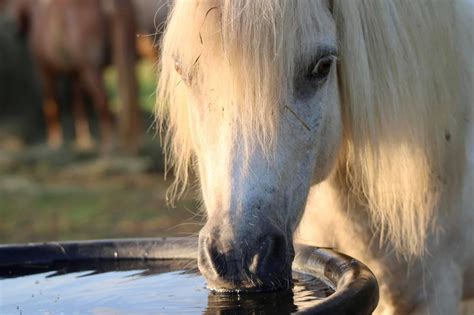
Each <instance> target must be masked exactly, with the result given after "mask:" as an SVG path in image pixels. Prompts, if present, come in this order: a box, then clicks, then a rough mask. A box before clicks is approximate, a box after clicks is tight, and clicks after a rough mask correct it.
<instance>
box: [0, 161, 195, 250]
mask: <svg viewBox="0 0 474 315" xmlns="http://www.w3.org/2000/svg"><path fill="white" fill-rule="evenodd" d="M2 153H5V152H0V154H2ZM56 160H57V159H56ZM143 161H144V160H143V159H141V158H134V159H131V158H119V157H114V158H91V159H87V160H86V161H80V162H78V161H73V162H68V163H65V164H64V163H63V164H62V165H60V166H54V165H51V164H48V163H49V162H44V160H42V162H40V163H34V166H33V167H32V166H25V165H20V166H18V165H16V162H13V163H10V165H9V166H10V170H6V169H5V167H4V168H3V170H0V218H1V220H0V243H17V242H38V241H52V240H74V239H96V238H121V237H152V236H173V235H174V236H187V235H192V234H194V233H196V232H197V231H198V230H199V228H200V226H201V224H200V223H201V222H202V217H201V216H200V215H196V213H195V211H196V209H197V205H196V203H195V202H194V201H193V200H192V199H191V198H190V197H189V196H187V197H184V198H183V199H182V200H181V201H180V202H179V203H178V204H177V205H176V207H175V208H170V207H168V206H167V205H166V196H165V191H166V188H167V186H168V184H169V182H165V181H164V180H163V176H162V175H161V174H157V173H150V172H149V171H148V169H149V168H150V166H149V165H147V163H146V162H143ZM5 164H8V162H5V159H4V161H3V165H4V166H5ZM12 164H15V166H14V167H11V166H12ZM12 170H13V171H12Z"/></svg>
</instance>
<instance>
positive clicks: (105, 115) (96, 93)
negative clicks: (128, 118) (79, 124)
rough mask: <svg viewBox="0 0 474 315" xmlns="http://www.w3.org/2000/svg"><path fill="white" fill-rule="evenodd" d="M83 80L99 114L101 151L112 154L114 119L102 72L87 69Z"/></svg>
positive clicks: (83, 74)
mask: <svg viewBox="0 0 474 315" xmlns="http://www.w3.org/2000/svg"><path fill="white" fill-rule="evenodd" d="M82 79H83V82H84V86H85V88H86V90H87V91H88V92H89V94H90V96H91V97H92V101H93V103H94V106H95V108H96V111H97V114H98V118H99V124H100V131H101V139H102V145H101V151H103V152H110V151H111V150H112V149H113V148H114V128H113V117H112V113H111V112H110V110H109V107H108V102H107V93H106V92H105V86H104V82H103V81H102V77H101V72H100V70H99V69H92V68H87V69H86V70H84V71H83V73H82Z"/></svg>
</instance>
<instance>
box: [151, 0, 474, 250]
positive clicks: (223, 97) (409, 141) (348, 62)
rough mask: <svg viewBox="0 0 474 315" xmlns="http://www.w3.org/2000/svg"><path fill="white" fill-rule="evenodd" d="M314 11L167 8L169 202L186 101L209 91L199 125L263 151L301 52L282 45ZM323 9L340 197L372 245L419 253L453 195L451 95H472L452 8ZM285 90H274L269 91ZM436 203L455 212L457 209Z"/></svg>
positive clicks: (457, 118) (371, 4)
mask: <svg viewBox="0 0 474 315" xmlns="http://www.w3.org/2000/svg"><path fill="white" fill-rule="evenodd" d="M318 5H319V2H310V1H309V2H305V1H298V2H294V3H293V2H291V1H283V0H282V1H251V0H247V1H231V0H228V1H225V0H223V1H197V2H189V1H178V2H177V3H176V5H175V7H174V11H173V14H172V16H173V19H171V20H170V23H169V25H168V27H167V32H166V36H165V37H164V42H163V47H164V50H163V51H162V60H161V69H160V71H161V72H160V81H159V85H158V100H157V111H156V114H157V117H158V119H159V120H160V121H161V123H162V124H164V123H166V124H167V134H166V138H165V143H166V146H167V152H168V153H167V154H168V156H167V160H168V163H170V165H171V166H172V167H173V170H174V173H175V175H176V180H175V185H173V190H172V191H171V197H176V196H178V197H179V195H180V194H181V193H182V192H183V189H184V187H185V186H186V183H187V182H188V178H189V177H188V171H189V169H190V165H191V164H192V161H193V151H194V150H196V149H197V146H199V144H198V143H196V142H193V136H192V135H193V132H194V127H193V126H194V124H195V122H193V121H192V120H191V118H190V117H191V115H190V111H192V110H193V107H194V106H198V105H197V104H195V103H193V101H192V100H193V99H195V98H196V97H199V96H198V95H197V94H196V95H189V94H188V93H194V92H193V91H196V90H200V89H203V88H205V86H212V87H213V89H212V90H208V91H202V90H201V91H200V92H201V93H206V94H207V95H208V96H207V99H208V100H212V101H211V102H210V103H209V108H210V109H209V111H208V114H209V115H215V117H216V119H226V120H227V121H228V123H229V124H231V126H232V128H233V129H234V130H235V131H236V132H234V134H235V135H236V136H238V137H240V139H242V140H241V141H242V142H243V145H244V146H245V148H246V150H245V152H246V154H247V155H248V154H249V153H250V152H251V150H252V148H253V147H254V146H255V145H260V146H262V147H264V148H266V149H267V152H271V149H272V139H274V137H276V136H278V126H277V124H276V121H278V120H277V119H276V117H277V116H278V115H280V112H281V109H282V106H283V105H282V103H283V101H282V100H284V99H285V96H287V95H289V93H290V92H291V91H292V88H293V83H292V80H286V79H285V78H292V77H294V72H295V71H296V70H295V64H294V62H295V60H297V58H296V56H297V53H303V54H309V53H311V52H309V51H303V52H295V51H294V49H293V47H295V45H293V42H292V41H293V40H295V38H296V37H297V36H295V34H297V33H298V32H310V31H311V30H310V29H308V25H305V24H304V23H308V22H307V21H312V22H313V23H314V21H315V20H316V21H317V20H318V12H320V11H318V10H317V8H316V10H315V9H314V8H313V6H318ZM441 7H442V8H441ZM332 10H333V14H334V18H335V20H336V28H337V35H338V43H339V45H338V46H339V47H338V49H339V52H338V76H339V82H340V92H341V99H342V106H343V121H344V131H343V133H344V149H343V150H342V153H341V156H340V157H339V160H340V163H339V169H338V173H339V174H340V178H341V185H342V186H341V192H344V191H346V192H348V194H349V197H348V200H349V204H354V205H356V204H358V205H360V204H362V205H365V206H366V207H367V209H368V210H369V211H370V213H371V217H372V218H373V226H374V227H375V228H376V229H378V230H379V231H380V232H381V234H382V239H383V240H388V241H390V242H391V243H392V244H393V245H394V247H395V248H396V249H397V250H398V251H399V252H400V253H403V254H406V255H412V254H419V253H421V252H422V251H423V248H424V245H425V240H426V233H427V231H428V229H429V227H430V225H431V223H433V222H434V220H435V219H436V217H437V215H438V214H437V213H436V211H437V209H438V208H440V206H441V205H440V202H441V201H440V194H441V193H443V195H447V194H446V190H447V189H450V190H453V191H456V190H459V189H460V185H461V184H462V183H461V181H462V180H461V178H462V172H463V165H464V163H463V161H462V160H461V159H462V158H463V157H464V156H465V153H464V142H465V139H464V134H465V122H464V120H463V117H464V116H465V115H468V114H469V113H468V112H467V111H468V108H466V107H465V105H462V104H463V100H462V99H460V97H461V93H459V87H460V86H461V87H464V88H465V89H466V93H472V92H469V91H467V89H468V88H469V87H471V88H472V83H473V81H472V77H469V76H468V75H469V73H468V72H467V71H466V72H464V70H463V69H462V68H460V67H459V64H461V63H460V62H459V61H458V59H459V58H462V56H460V54H459V52H458V49H459V47H460V43H459V42H458V39H459V38H458V37H457V36H458V35H457V34H458V33H459V32H458V30H457V29H456V28H457V22H456V20H455V18H454V16H455V14H454V5H453V3H452V2H451V1H346V0H334V1H333V3H332ZM179 16H182V17H183V19H181V18H179ZM189 17H193V19H192V20H191V21H189ZM185 19H187V21H186V23H182V21H184V20H185ZM433 47H436V49H433ZM248 69H252V71H249V70H248ZM204 80H205V82H206V85H204V84H201V83H202V82H203V81H204ZM183 81H184V82H183ZM286 81H288V84H287V86H286V88H284V89H282V90H281V89H280V87H281V84H280V83H279V82H286ZM186 85H187V86H192V87H193V89H192V90H191V89H187V88H186ZM465 95H467V94H465ZM191 96H192V97H191ZM236 104H238V105H236ZM209 121H212V120H209ZM209 128H210V129H212V126H209ZM216 133H218V131H217V130H216ZM453 161H459V162H456V163H455V162H453ZM180 184H182V185H181V186H180ZM448 187H449V188H448ZM453 196H454V194H453ZM442 202H443V205H442V206H443V207H442V208H448V209H449V208H451V209H453V211H455V210H456V209H455V208H456V207H457V206H456V205H457V204H458V203H457V201H456V200H444V199H443V201H442ZM448 204H449V205H450V206H448Z"/></svg>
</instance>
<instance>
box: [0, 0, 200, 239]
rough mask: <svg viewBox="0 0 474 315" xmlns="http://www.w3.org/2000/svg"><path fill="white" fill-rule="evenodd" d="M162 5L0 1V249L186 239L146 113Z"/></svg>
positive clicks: (188, 214) (194, 217) (195, 218)
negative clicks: (87, 241) (105, 240)
mask: <svg viewBox="0 0 474 315" xmlns="http://www.w3.org/2000/svg"><path fill="white" fill-rule="evenodd" d="M167 14H168V1H167V0H0V243H17V242H32V241H34V242H38V241H51V240H75V239H96V238H116V237H148V236H186V235H192V234H194V233H196V232H197V231H198V230H199V228H200V226H201V222H202V217H201V216H200V215H199V214H198V213H197V210H196V209H197V205H196V204H195V202H194V201H193V199H192V198H191V197H192V196H189V195H186V196H184V198H182V199H181V201H180V202H179V203H178V204H176V206H175V207H174V208H170V207H168V206H167V205H166V189H167V187H168V186H169V184H170V182H171V180H172V178H169V179H168V180H167V181H164V176H163V175H164V174H163V170H164V165H163V156H162V148H161V147H160V141H159V135H158V134H157V133H156V128H155V127H154V117H153V106H154V102H155V87H156V80H157V78H158V74H157V73H156V60H157V58H158V55H159V49H158V47H157V44H156V43H157V42H158V41H159V40H160V38H159V37H160V32H161V31H162V29H163V25H164V23H165V21H166V16H167Z"/></svg>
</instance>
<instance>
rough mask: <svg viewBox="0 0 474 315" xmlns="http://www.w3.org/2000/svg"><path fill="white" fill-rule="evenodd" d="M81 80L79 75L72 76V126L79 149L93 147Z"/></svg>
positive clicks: (85, 149) (84, 149) (83, 149)
mask: <svg viewBox="0 0 474 315" xmlns="http://www.w3.org/2000/svg"><path fill="white" fill-rule="evenodd" d="M83 96H84V95H83V91H82V86H81V82H80V80H79V77H77V76H74V78H73V111H74V127H75V131H76V143H75V146H76V148H77V149H78V150H79V151H87V150H91V149H92V148H93V147H94V141H93V140H92V137H91V133H90V129H89V123H88V121H87V113H86V110H85V104H84V98H83Z"/></svg>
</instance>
